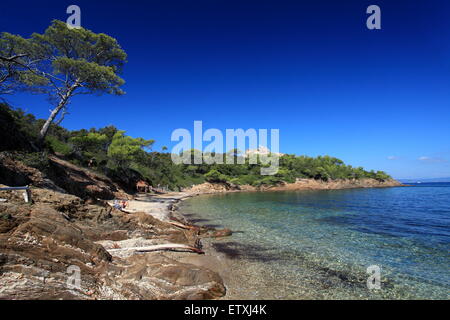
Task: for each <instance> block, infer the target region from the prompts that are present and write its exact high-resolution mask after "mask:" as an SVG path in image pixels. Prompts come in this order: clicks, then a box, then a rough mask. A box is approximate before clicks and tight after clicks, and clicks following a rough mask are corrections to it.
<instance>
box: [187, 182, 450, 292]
mask: <svg viewBox="0 0 450 320" xmlns="http://www.w3.org/2000/svg"><path fill="white" fill-rule="evenodd" d="M449 199H450V188H449V187H447V186H446V185H440V186H438V187H434V186H429V187H420V188H419V187H417V188H415V187H410V188H389V189H357V190H333V191H323V190H322V191H298V192H265V193H232V194H223V195H214V196H200V197H196V198H192V199H189V200H187V201H186V202H184V203H183V205H182V207H181V210H182V212H183V213H187V214H188V215H190V219H192V220H193V221H195V222H196V223H198V224H202V225H215V226H225V227H228V228H231V229H233V230H235V231H238V232H235V233H234V234H233V236H232V237H231V238H229V239H226V240H222V241H219V242H214V243H213V244H212V245H213V246H214V248H215V249H216V250H217V251H219V252H222V253H224V254H225V255H226V256H227V257H228V258H230V259H234V260H235V261H236V262H235V263H234V265H235V267H236V268H237V269H238V270H237V272H239V277H242V280H243V281H242V286H243V287H245V286H247V287H248V290H249V291H252V292H247V293H242V295H241V296H236V297H247V298H255V299H256V298H286V299H297V298H319V299H327V298H334V299H335V298H343V299H347V298H349V299H352V298H388V299H392V298H393V299H397V298H435V299H448V298H449V297H450V296H449V288H450V272H449V262H450V258H449V248H450V246H449V243H450V204H449V201H450V200H449ZM370 265H378V266H380V267H381V268H382V281H383V282H382V290H379V291H369V290H368V289H367V287H366V280H367V277H368V274H366V269H367V267H368V266H370ZM244 278H245V281H248V282H251V284H248V283H246V284H244V283H243V282H244ZM268 283H271V285H270V288H267V285H268ZM258 285H261V286H263V285H264V286H266V288H265V289H262V288H258ZM261 290H264V294H262V293H261ZM255 292H259V293H258V294H256V293H255ZM246 294H247V296H246Z"/></svg>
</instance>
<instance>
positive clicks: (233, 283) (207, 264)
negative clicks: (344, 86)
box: [170, 180, 405, 300]
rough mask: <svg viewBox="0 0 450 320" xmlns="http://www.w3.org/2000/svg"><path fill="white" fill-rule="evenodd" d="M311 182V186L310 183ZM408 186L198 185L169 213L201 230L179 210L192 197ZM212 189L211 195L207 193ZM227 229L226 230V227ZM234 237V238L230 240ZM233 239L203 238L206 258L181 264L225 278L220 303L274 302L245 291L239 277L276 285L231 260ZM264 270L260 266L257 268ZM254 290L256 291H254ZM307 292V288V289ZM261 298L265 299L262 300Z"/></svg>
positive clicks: (245, 264) (246, 265) (239, 259)
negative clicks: (260, 186) (227, 186)
mask: <svg viewBox="0 0 450 320" xmlns="http://www.w3.org/2000/svg"><path fill="white" fill-rule="evenodd" d="M311 182H312V183H311ZM401 186H405V185H402V184H401V183H399V182H397V181H395V180H394V181H390V182H388V183H387V184H379V185H374V184H373V182H371V183H370V184H365V185H364V183H363V184H359V183H358V184H351V183H350V184H349V183H348V182H344V183H342V182H338V183H331V184H330V183H323V182H316V181H301V182H300V183H295V184H287V185H285V186H281V187H273V188H267V189H262V190H261V189H259V190H258V189H254V188H243V189H240V190H236V189H226V186H223V185H217V184H210V183H205V184H203V185H198V186H196V187H194V190H195V191H193V190H192V189H190V190H189V191H190V192H188V191H183V192H179V193H178V194H183V195H182V196H181V197H179V198H178V199H177V202H176V204H175V206H174V207H172V208H171V210H170V213H171V214H173V215H175V217H176V218H177V219H180V218H182V219H183V220H184V221H185V222H187V223H189V224H192V225H196V226H198V224H197V222H196V221H195V220H198V219H195V218H200V220H202V216H201V215H200V214H198V213H194V214H195V216H193V217H191V216H187V214H186V212H183V211H182V209H180V206H181V205H182V203H183V202H184V201H185V200H187V199H191V198H193V197H198V196H207V195H211V196H214V195H219V194H225V193H241V192H283V191H320V190H343V189H356V188H388V187H401ZM208 189H209V191H208ZM223 227H227V226H223ZM231 237H232V236H231ZM231 237H226V238H202V243H203V245H204V248H205V255H203V256H193V255H191V256H187V257H185V258H183V259H182V260H181V262H186V263H189V264H193V265H196V266H199V267H204V268H208V269H210V270H211V271H214V272H216V273H218V274H219V276H220V277H221V278H222V280H223V283H224V285H225V287H226V294H225V295H224V296H223V297H220V298H218V299H221V300H229V299H232V300H236V299H238V300H249V299H250V300H251V299H273V298H274V297H273V296H271V295H270V294H269V295H267V296H264V294H265V293H260V292H258V291H257V290H256V288H254V283H251V286H249V287H248V288H246V283H243V282H242V281H241V280H240V279H239V277H237V275H240V276H243V277H249V278H250V279H249V280H250V281H255V280H257V281H258V282H259V283H260V284H259V285H258V286H257V287H259V288H261V287H267V286H274V285H276V284H277V283H271V279H269V278H267V279H265V278H264V277H258V278H257V279H255V277H252V275H250V272H248V274H245V272H246V271H248V269H247V268H249V267H255V265H256V264H257V263H256V264H255V263H253V266H252V263H251V262H249V261H245V257H230V256H232V255H233V252H231V253H230V252H227V250H231V251H232V249H227V248H226V243H227V242H233V241H232V240H230V239H231ZM215 244H219V248H221V250H218V248H217V247H216V245H215ZM257 267H261V266H257ZM258 272H261V273H263V272H265V270H264V269H263V268H260V270H258ZM252 289H254V290H252ZM305 289H306V287H305ZM261 294H262V296H261ZM291 298H292V299H314V298H316V297H315V296H314V295H312V294H309V293H308V292H307V290H305V292H304V295H302V296H298V297H291Z"/></svg>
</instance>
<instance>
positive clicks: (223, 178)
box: [205, 169, 230, 183]
mask: <svg viewBox="0 0 450 320" xmlns="http://www.w3.org/2000/svg"><path fill="white" fill-rule="evenodd" d="M205 178H206V181H208V182H218V183H220V182H227V181H228V180H229V179H230V178H229V177H228V176H227V175H225V174H222V173H220V172H219V171H217V170H215V169H213V170H211V171H209V172H208V173H207V174H205Z"/></svg>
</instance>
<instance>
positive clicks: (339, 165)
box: [0, 105, 391, 190]
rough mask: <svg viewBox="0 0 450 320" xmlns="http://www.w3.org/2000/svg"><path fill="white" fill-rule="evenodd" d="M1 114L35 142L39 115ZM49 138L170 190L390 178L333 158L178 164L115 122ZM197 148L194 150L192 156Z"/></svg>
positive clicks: (115, 172) (66, 151) (34, 159)
mask: <svg viewBox="0 0 450 320" xmlns="http://www.w3.org/2000/svg"><path fill="white" fill-rule="evenodd" d="M2 114H4V115H5V117H6V122H8V121H9V122H14V124H15V128H16V129H15V130H19V133H20V134H21V135H22V136H23V139H30V140H31V141H32V140H33V139H34V138H33V137H37V135H38V132H39V127H40V125H41V124H42V121H43V120H40V119H36V118H35V117H34V116H32V115H30V114H26V113H25V112H23V111H22V110H20V109H18V110H12V109H11V108H9V107H8V106H6V105H3V106H2V105H0V123H1V120H2V117H3V116H2ZM11 119H12V120H11ZM17 128H18V129H17ZM19 133H17V135H18V134H19ZM46 141H47V144H46V147H47V151H48V152H58V153H61V154H63V155H65V156H66V159H68V160H70V161H72V162H74V163H76V164H78V165H83V166H87V165H88V164H89V166H90V168H91V169H92V170H96V171H98V172H101V173H103V174H106V175H109V176H110V177H111V178H114V179H121V180H123V181H125V182H126V183H128V184H131V185H132V181H136V179H145V180H146V181H148V182H149V183H150V184H151V185H152V186H154V187H158V186H159V187H167V188H169V189H171V190H179V189H180V188H184V187H190V186H192V185H195V184H200V183H203V182H205V181H209V182H215V183H231V184H236V185H253V186H264V185H277V184H280V183H285V182H287V183H292V182H295V181H296V179H297V178H310V179H317V180H323V181H330V180H340V179H364V178H371V179H376V180H378V181H385V180H388V179H391V177H390V176H389V175H388V174H386V173H385V172H382V171H376V172H375V171H366V170H364V169H363V168H361V167H357V168H353V167H352V166H349V165H345V164H344V163H343V161H342V160H340V159H337V158H334V157H330V156H319V157H315V158H313V157H307V156H295V155H284V156H282V157H280V166H279V169H278V172H277V173H276V174H275V175H274V176H262V175H261V171H260V170H261V165H260V164H250V163H249V162H248V159H247V160H246V161H245V163H244V164H239V165H237V164H233V165H231V164H206V163H203V164H199V165H194V164H174V163H173V162H172V159H171V155H170V153H161V152H150V150H149V149H150V147H151V146H152V145H153V143H154V141H153V140H145V139H143V138H132V137H130V136H127V135H125V132H124V131H119V130H117V128H116V127H114V126H108V127H105V128H100V129H95V128H92V129H89V130H86V129H82V130H77V131H68V130H66V129H64V128H62V127H61V126H58V125H52V126H51V127H50V131H49V135H48V137H47V139H46ZM18 142H20V141H18ZM17 145H18V143H17ZM195 152H196V151H195V150H190V153H191V156H192V158H193V156H194V154H195ZM38 155H39V154H38V153H37V154H34V153H30V154H29V157H28V156H24V157H23V158H24V160H25V161H26V162H27V163H28V164H30V165H32V166H34V167H41V168H45V166H46V164H45V161H44V159H43V158H42V157H40V156H38ZM221 156H223V157H224V155H221ZM92 160H94V161H93V162H92Z"/></svg>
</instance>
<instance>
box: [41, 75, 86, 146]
mask: <svg viewBox="0 0 450 320" xmlns="http://www.w3.org/2000/svg"><path fill="white" fill-rule="evenodd" d="M78 87H79V84H78V82H76V83H75V84H74V85H72V86H71V87H70V88H69V90H67V92H66V93H65V94H64V95H63V96H62V97H61V100H60V101H59V103H58V106H57V107H56V108H55V109H53V111H52V113H50V116H49V117H48V119H47V121H45V123H44V125H43V126H42V129H41V131H40V133H39V142H40V143H41V144H42V143H43V142H44V139H45V137H46V136H47V133H48V129H49V128H50V125H51V124H52V122H53V121H54V120H55V118H56V117H57V116H58V114H59V112H60V111H61V110H62V109H63V108H64V107H65V106H66V105H67V103H68V102H69V99H70V97H71V96H72V94H73V92H74V91H75V89H76V88H78Z"/></svg>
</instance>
